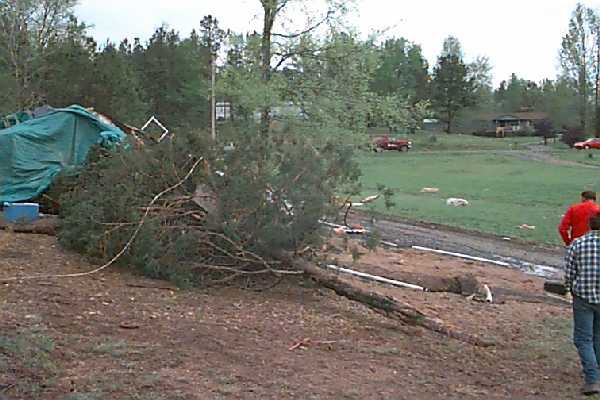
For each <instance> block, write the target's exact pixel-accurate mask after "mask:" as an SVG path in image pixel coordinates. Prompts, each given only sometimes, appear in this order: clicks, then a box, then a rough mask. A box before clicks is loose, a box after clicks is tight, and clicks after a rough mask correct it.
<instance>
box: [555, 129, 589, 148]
mask: <svg viewBox="0 0 600 400" xmlns="http://www.w3.org/2000/svg"><path fill="white" fill-rule="evenodd" d="M586 138H587V136H586V134H585V133H584V132H583V129H581V128H569V129H568V130H567V132H566V133H563V135H562V137H561V138H560V141H561V142H563V143H564V144H566V145H568V146H569V147H573V145H574V144H575V143H577V142H581V141H584V140H585V139H586Z"/></svg>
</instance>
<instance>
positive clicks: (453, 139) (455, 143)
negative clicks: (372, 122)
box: [406, 132, 539, 151]
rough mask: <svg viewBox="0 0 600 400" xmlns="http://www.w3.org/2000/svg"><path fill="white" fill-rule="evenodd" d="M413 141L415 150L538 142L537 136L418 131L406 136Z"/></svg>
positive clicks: (500, 147) (513, 146)
mask: <svg viewBox="0 0 600 400" xmlns="http://www.w3.org/2000/svg"><path fill="white" fill-rule="evenodd" d="M406 137H407V138H408V139H409V140H411V141H412V142H413V151H438V150H458V151H464V150H470V151H476V150H521V149H523V148H524V147H523V145H524V144H526V143H537V142H539V138H536V137H512V138H486V137H478V136H472V135H458V134H451V135H448V134H445V133H437V134H431V133H426V132H422V133H418V134H415V135H409V136H406Z"/></svg>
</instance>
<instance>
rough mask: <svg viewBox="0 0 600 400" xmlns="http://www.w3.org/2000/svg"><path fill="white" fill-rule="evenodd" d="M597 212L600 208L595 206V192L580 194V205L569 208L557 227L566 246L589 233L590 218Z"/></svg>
mask: <svg viewBox="0 0 600 400" xmlns="http://www.w3.org/2000/svg"><path fill="white" fill-rule="evenodd" d="M598 212H600V206H599V205H598V204H596V192H591V191H585V192H582V193H581V203H578V204H573V205H572V206H571V207H569V209H568V210H567V213H566V214H565V215H564V217H563V219H562V221H560V225H559V226H558V232H560V236H561V237H562V239H563V241H564V242H565V244H566V245H567V246H569V245H570V244H571V242H572V241H573V240H575V239H577V238H578V237H580V236H583V235H585V234H586V233H588V232H589V231H590V224H589V220H590V217H591V216H592V215H595V214H596V213H598Z"/></svg>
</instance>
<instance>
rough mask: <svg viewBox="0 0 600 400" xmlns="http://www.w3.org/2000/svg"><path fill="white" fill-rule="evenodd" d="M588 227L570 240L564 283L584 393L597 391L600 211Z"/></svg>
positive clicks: (599, 365)
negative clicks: (569, 299)
mask: <svg viewBox="0 0 600 400" xmlns="http://www.w3.org/2000/svg"><path fill="white" fill-rule="evenodd" d="M590 228H591V231H590V232H588V233H587V234H585V235H584V236H581V237H579V238H578V239H576V240H575V241H573V243H572V244H571V245H570V246H569V248H568V249H567V254H566V258H565V262H566V265H565V287H566V288H567V290H570V292H571V295H572V296H573V325H574V329H573V343H574V344H575V347H577V352H578V353H579V357H580V358H581V366H582V368H583V374H584V376H585V384H584V386H583V389H582V393H583V394H584V395H586V396H591V395H594V394H598V393H600V213H596V214H594V215H592V216H591V217H590Z"/></svg>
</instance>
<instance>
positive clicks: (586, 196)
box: [581, 190, 596, 200]
mask: <svg viewBox="0 0 600 400" xmlns="http://www.w3.org/2000/svg"><path fill="white" fill-rule="evenodd" d="M581 197H582V198H584V199H586V200H596V192H592V191H591V190H586V191H585V192H581Z"/></svg>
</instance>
